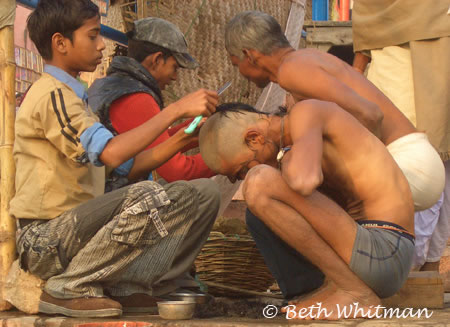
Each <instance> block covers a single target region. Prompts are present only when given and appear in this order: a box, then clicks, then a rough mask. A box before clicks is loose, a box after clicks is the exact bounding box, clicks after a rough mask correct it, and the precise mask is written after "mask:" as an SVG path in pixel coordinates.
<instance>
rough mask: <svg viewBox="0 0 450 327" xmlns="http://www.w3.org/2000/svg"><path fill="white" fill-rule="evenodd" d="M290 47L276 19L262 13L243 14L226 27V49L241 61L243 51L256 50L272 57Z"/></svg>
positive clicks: (247, 12)
mask: <svg viewBox="0 0 450 327" xmlns="http://www.w3.org/2000/svg"><path fill="white" fill-rule="evenodd" d="M290 46H291V45H290V44H289V41H288V40H287V39H286V36H285V35H284V33H283V31H282V30H281V26H280V24H278V22H277V21H276V19H275V18H273V17H272V16H270V15H269V14H266V13H263V12H260V11H244V12H241V13H239V14H237V15H236V16H234V18H233V19H232V20H230V21H229V22H228V24H227V25H226V27H225V48H226V49H227V51H228V53H229V54H231V55H233V56H236V57H238V58H240V59H242V58H243V53H242V50H243V49H255V50H258V51H259V52H261V53H262V54H265V55H270V54H272V53H273V52H274V50H276V49H280V48H288V47H290Z"/></svg>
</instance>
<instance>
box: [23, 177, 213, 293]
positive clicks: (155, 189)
mask: <svg viewBox="0 0 450 327" xmlns="http://www.w3.org/2000/svg"><path fill="white" fill-rule="evenodd" d="M219 205H220V194H219V190H218V188H217V185H216V184H215V183H214V182H213V181H211V180H209V179H199V180H194V181H189V182H186V181H177V182H174V183H170V184H167V185H164V186H161V185H159V184H158V183H156V182H151V181H144V182H140V183H137V184H133V185H130V186H128V187H124V188H121V189H118V190H116V191H113V192H110V193H106V194H104V195H102V196H100V197H97V198H95V199H92V200H90V201H87V202H86V203H83V204H81V205H80V206H78V207H76V208H74V209H72V210H69V211H67V212H65V213H63V214H62V215H61V216H59V217H57V218H54V219H52V220H49V221H35V222H33V223H31V224H29V225H26V226H25V227H24V228H22V229H21V230H19V233H18V234H19V235H18V238H17V248H18V252H19V260H20V261H19V262H20V264H21V267H22V268H23V269H25V270H29V271H30V272H31V273H33V274H34V275H37V276H39V277H40V278H42V279H44V280H47V282H46V284H45V291H46V292H47V293H49V294H50V295H52V296H54V297H57V298H76V297H84V296H103V294H104V290H107V291H108V293H110V294H111V295H115V296H126V295H130V294H133V293H146V294H149V295H161V294H164V293H167V292H170V291H173V290H175V289H176V288H177V287H180V286H193V285H195V284H193V280H190V279H189V278H187V277H186V276H187V272H188V270H189V269H190V268H191V266H192V263H193V261H194V259H195V257H196V256H197V254H198V252H199V251H200V249H201V248H202V246H203V244H204V242H205V241H206V239H207V237H208V235H209V232H210V230H211V228H212V225H213V223H214V220H215V218H216V215H217V212H218V210H219Z"/></svg>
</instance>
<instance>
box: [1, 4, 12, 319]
mask: <svg viewBox="0 0 450 327" xmlns="http://www.w3.org/2000/svg"><path fill="white" fill-rule="evenodd" d="M8 2H9V3H8V4H6V7H8V6H11V5H12V6H14V7H13V8H15V1H11V0H8ZM3 5H5V4H3ZM0 54H1V55H0V76H1V77H0V83H1V84H2V87H1V88H0V90H1V91H0V92H1V93H0V133H1V134H0V162H1V163H0V166H1V168H0V169H1V174H0V176H1V180H0V310H1V311H3V310H7V309H10V308H11V305H10V304H9V303H8V302H6V301H5V300H4V292H3V287H4V285H5V281H6V277H7V275H8V272H9V268H10V267H11V264H12V262H13V261H14V258H15V253H16V242H15V232H16V221H15V219H14V218H12V217H11V216H10V215H9V201H10V200H11V198H12V197H13V195H14V176H15V166H14V160H13V156H12V150H13V143H14V120H15V108H16V97H15V76H16V64H15V61H14V29H13V26H5V27H3V28H1V29H0Z"/></svg>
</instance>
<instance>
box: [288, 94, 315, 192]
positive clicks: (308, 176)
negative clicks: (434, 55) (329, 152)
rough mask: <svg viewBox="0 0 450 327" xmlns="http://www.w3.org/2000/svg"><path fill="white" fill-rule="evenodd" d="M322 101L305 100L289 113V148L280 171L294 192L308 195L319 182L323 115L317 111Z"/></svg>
mask: <svg viewBox="0 0 450 327" xmlns="http://www.w3.org/2000/svg"><path fill="white" fill-rule="evenodd" d="M321 103H322V102H321V101H315V100H305V101H302V102H300V103H298V104H297V105H295V106H294V107H293V108H292V110H291V111H290V112H289V131H290V134H291V138H292V147H291V150H290V151H289V152H287V154H286V155H285V157H284V158H283V161H282V165H281V173H282V176H283V178H284V180H286V183H287V184H288V185H289V186H290V187H291V188H292V189H293V190H294V191H296V192H298V193H299V194H301V195H303V196H308V195H310V194H312V193H313V191H314V190H315V189H316V188H317V187H318V186H320V184H322V181H323V172H322V154H323V152H322V149H323V139H322V137H323V126H324V115H323V113H322V112H321V111H318V110H317V109H318V108H317V106H318V105H320V104H321Z"/></svg>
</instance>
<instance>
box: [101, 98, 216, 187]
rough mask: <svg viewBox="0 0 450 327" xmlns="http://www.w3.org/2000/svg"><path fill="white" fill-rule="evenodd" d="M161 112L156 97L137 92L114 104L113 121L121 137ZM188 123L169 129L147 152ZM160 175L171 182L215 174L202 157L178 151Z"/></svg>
mask: <svg viewBox="0 0 450 327" xmlns="http://www.w3.org/2000/svg"><path fill="white" fill-rule="evenodd" d="M160 111H161V110H160V108H159V106H158V104H157V103H156V101H155V100H154V99H153V97H152V96H150V95H149V94H147V93H134V94H130V95H125V96H123V97H120V98H119V99H117V100H115V101H114V102H113V103H112V104H111V107H110V109H109V119H110V120H111V124H112V126H113V127H114V129H115V130H116V131H117V132H118V133H119V134H122V133H124V132H127V131H129V130H131V129H133V128H136V127H138V126H139V125H141V124H143V123H145V122H146V121H147V120H149V119H152V118H153V117H154V116H156V115H157V114H158V113H159V112H160ZM187 124H189V122H185V123H182V124H179V125H177V126H175V127H173V128H169V129H168V130H167V131H165V132H164V133H162V134H161V135H160V136H159V137H158V138H157V139H156V140H155V141H154V142H153V143H152V144H150V145H149V147H148V148H147V149H150V148H153V147H155V146H156V145H158V144H160V143H162V142H164V141H165V140H167V139H168V138H169V137H170V136H171V135H173V134H174V133H176V132H177V131H178V130H179V129H180V128H182V127H184V126H186V125H187ZM183 150H186V149H183ZM156 172H157V173H158V175H160V176H161V177H162V178H164V179H165V180H166V181H168V182H169V183H170V182H174V181H177V180H191V179H196V178H203V177H211V176H214V175H215V173H214V172H213V171H212V170H210V169H209V168H208V167H207V166H206V164H205V162H204V161H203V158H202V157H201V155H200V154H197V155H194V156H186V155H183V154H182V153H181V152H178V153H177V154H176V155H175V156H173V157H172V158H171V159H170V160H169V161H167V162H166V163H165V164H163V165H162V166H160V167H159V168H157V169H156Z"/></svg>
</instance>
